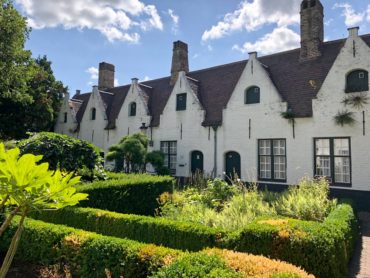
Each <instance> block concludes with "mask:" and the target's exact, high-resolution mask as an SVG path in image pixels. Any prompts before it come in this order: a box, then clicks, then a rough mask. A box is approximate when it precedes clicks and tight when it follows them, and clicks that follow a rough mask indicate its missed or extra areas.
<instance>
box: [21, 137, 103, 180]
mask: <svg viewBox="0 0 370 278" xmlns="http://www.w3.org/2000/svg"><path fill="white" fill-rule="evenodd" d="M18 147H19V148H20V150H21V154H25V153H31V154H34V155H42V156H43V159H42V162H48V163H49V169H51V170H56V169H57V168H60V169H61V170H62V171H66V172H75V173H76V174H78V175H82V177H83V178H84V179H85V180H92V179H94V178H99V179H105V173H104V169H103V164H102V162H103V158H102V157H101V156H100V150H99V149H98V148H97V147H96V146H94V145H93V144H91V143H89V142H87V141H83V140H79V139H76V138H72V137H69V136H67V135H62V134H57V133H53V132H40V133H35V134H33V135H32V136H31V137H30V138H29V139H25V140H22V141H20V142H19V143H18ZM79 171H80V172H79Z"/></svg>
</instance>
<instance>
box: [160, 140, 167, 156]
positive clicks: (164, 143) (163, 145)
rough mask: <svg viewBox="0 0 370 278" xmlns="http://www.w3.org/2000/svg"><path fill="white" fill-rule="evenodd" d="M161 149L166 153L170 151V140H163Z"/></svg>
mask: <svg viewBox="0 0 370 278" xmlns="http://www.w3.org/2000/svg"><path fill="white" fill-rule="evenodd" d="M161 151H162V152H163V153H164V154H167V153H168V142H164V141H162V142H161Z"/></svg>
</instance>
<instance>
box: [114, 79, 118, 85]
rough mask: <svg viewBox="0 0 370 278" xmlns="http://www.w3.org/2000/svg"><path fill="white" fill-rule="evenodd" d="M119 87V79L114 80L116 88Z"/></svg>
mask: <svg viewBox="0 0 370 278" xmlns="http://www.w3.org/2000/svg"><path fill="white" fill-rule="evenodd" d="M117 86H119V82H118V79H117V78H114V87H117Z"/></svg>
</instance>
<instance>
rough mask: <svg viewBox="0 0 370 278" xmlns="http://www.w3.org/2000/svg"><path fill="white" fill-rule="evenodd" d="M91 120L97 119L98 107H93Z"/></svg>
mask: <svg viewBox="0 0 370 278" xmlns="http://www.w3.org/2000/svg"><path fill="white" fill-rule="evenodd" d="M90 118H91V120H92V121H94V120H95V119H96V109H95V108H91V117H90Z"/></svg>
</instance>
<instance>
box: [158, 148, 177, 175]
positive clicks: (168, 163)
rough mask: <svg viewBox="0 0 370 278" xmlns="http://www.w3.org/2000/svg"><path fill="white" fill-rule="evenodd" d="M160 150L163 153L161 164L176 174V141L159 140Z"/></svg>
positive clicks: (172, 173)
mask: <svg viewBox="0 0 370 278" xmlns="http://www.w3.org/2000/svg"><path fill="white" fill-rule="evenodd" d="M161 151H162V152H163V153H164V163H163V165H164V166H165V167H167V168H168V169H169V170H170V173H171V175H176V163H177V141H161Z"/></svg>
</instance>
